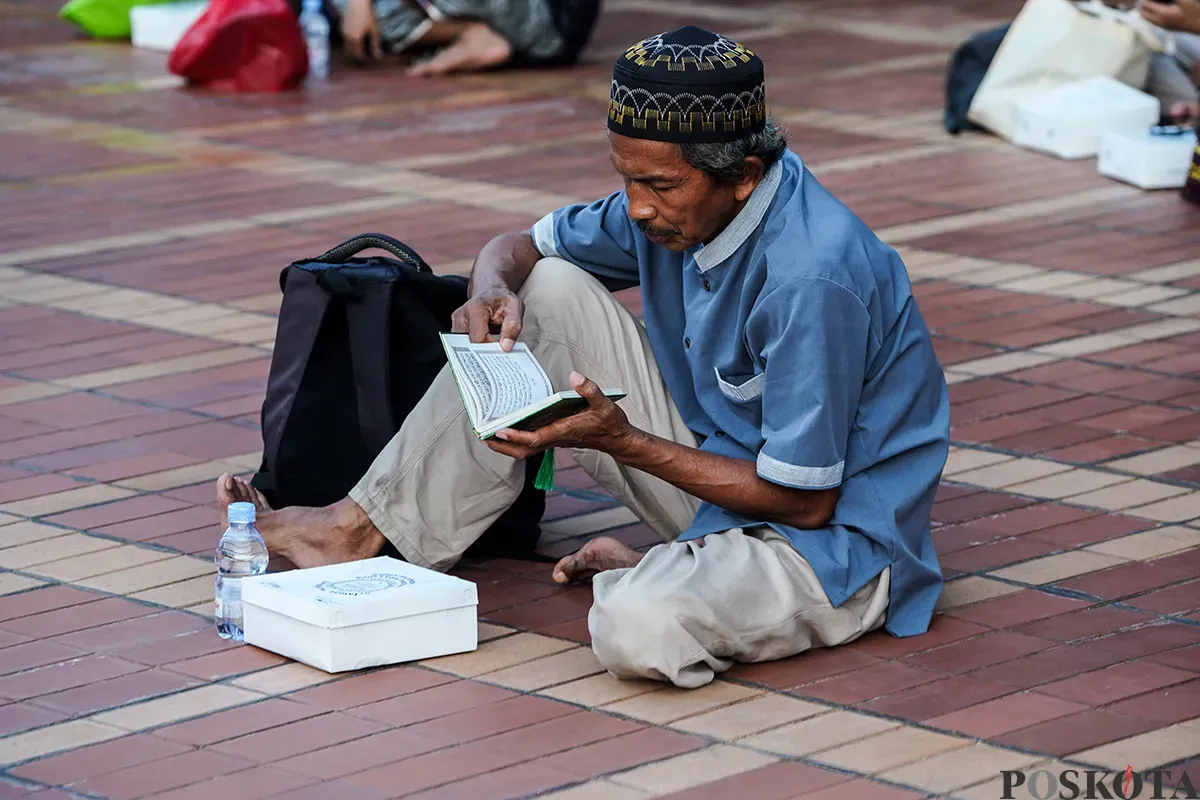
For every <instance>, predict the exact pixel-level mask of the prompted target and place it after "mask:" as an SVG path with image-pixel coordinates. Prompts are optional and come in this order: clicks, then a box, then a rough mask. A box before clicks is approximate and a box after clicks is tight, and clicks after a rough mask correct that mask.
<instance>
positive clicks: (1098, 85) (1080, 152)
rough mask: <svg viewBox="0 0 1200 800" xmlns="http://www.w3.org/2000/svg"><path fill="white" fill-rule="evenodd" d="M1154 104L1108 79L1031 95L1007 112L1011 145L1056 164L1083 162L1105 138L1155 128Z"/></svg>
mask: <svg viewBox="0 0 1200 800" xmlns="http://www.w3.org/2000/svg"><path fill="white" fill-rule="evenodd" d="M1159 112H1160V106H1159V102H1158V100H1157V99H1156V98H1154V97H1151V96H1150V95H1148V94H1146V93H1145V92H1139V91H1138V90H1137V89H1134V88H1133V87H1132V86H1126V85H1125V84H1123V83H1121V82H1120V81H1118V80H1114V79H1112V78H1105V77H1098V78H1088V79H1087V80H1082V81H1075V82H1073V83H1069V84H1066V85H1063V86H1059V87H1056V88H1054V89H1047V90H1044V91H1039V92H1032V93H1030V94H1028V95H1026V96H1025V97H1023V98H1021V99H1020V100H1018V101H1017V102H1016V104H1015V106H1014V108H1013V137H1012V141H1013V144H1016V145H1019V146H1021V147H1028V148H1030V149H1033V150H1040V151H1042V152H1045V153H1051V154H1052V155H1056V156H1059V157H1060V158H1067V159H1074V158H1086V157H1088V156H1094V155H1096V154H1097V153H1098V152H1099V150H1100V137H1101V136H1103V135H1104V134H1105V133H1110V132H1121V131H1125V132H1139V131H1145V130H1148V129H1149V128H1150V127H1151V126H1153V125H1155V124H1156V123H1157V122H1158V117H1159Z"/></svg>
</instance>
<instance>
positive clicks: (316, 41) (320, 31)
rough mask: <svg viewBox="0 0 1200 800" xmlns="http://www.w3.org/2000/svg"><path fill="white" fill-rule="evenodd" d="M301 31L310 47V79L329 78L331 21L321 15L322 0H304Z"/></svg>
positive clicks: (301, 12)
mask: <svg viewBox="0 0 1200 800" xmlns="http://www.w3.org/2000/svg"><path fill="white" fill-rule="evenodd" d="M300 30H301V32H303V33H304V43H305V45H307V47H308V77H309V79H310V80H311V79H313V78H316V79H318V80H324V79H325V78H328V77H329V20H327V19H325V15H324V14H322V13H321V0H304V4H303V5H302V6H301V10H300Z"/></svg>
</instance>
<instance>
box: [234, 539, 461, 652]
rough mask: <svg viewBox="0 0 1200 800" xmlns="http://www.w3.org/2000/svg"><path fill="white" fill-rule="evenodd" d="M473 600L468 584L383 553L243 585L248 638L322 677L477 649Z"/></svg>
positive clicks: (273, 575) (258, 578)
mask: <svg viewBox="0 0 1200 800" xmlns="http://www.w3.org/2000/svg"><path fill="white" fill-rule="evenodd" d="M478 603H479V596H478V594H477V593H476V590H475V584H473V583H471V582H470V581H465V580H463V579H461V578H455V577H452V576H450V575H443V574H442V573H440V572H434V571H433V570H428V569H425V568H423V567H418V566H415V565H413V564H408V563H406V562H404V561H400V560H399V559H395V558H388V557H387V556H380V557H379V558H369V559H366V560H364V561H352V562H350V563H348V564H334V565H331V566H328V567H316V568H314V569H298V570H294V571H292V572H279V573H269V574H266V575H256V576H254V577H248V578H244V579H243V581H242V608H243V613H244V615H245V618H244V620H243V627H244V630H245V633H246V641H247V642H248V643H249V644H253V645H255V646H257V647H261V648H263V649H264V650H270V651H271V652H273V653H278V654H280V655H282V656H287V657H288V658H292V659H295V660H296V661H301V662H303V663H305V664H308V665H310V666H313V667H316V668H317V669H322V670H325V671H326V672H344V671H346V670H352V669H363V668H365V667H375V666H379V665H381V664H397V663H400V662H404V661H416V660H418V659H422V658H434V657H436V656H444V655H450V654H451V653H465V652H468V651H471V650H474V649H475V648H476V647H478V645H479V622H478V616H477V614H476V609H477V606H478Z"/></svg>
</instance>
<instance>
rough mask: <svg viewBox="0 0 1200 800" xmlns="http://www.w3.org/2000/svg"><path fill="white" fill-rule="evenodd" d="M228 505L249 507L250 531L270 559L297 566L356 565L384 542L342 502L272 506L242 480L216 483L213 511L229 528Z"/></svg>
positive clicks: (226, 477) (352, 504)
mask: <svg viewBox="0 0 1200 800" xmlns="http://www.w3.org/2000/svg"><path fill="white" fill-rule="evenodd" d="M230 503H254V507H255V508H256V509H258V513H257V515H256V520H255V523H254V525H255V527H256V528H258V530H259V532H260V533H261V534H262V536H263V541H265V542H266V543H267V551H268V552H270V553H271V555H280V556H283V557H285V558H287V559H288V560H289V561H291V562H292V563H293V564H295V565H296V566H297V567H300V568H302V569H303V568H306V567H320V566H324V565H326V564H340V563H343V562H345V561H358V560H359V559H363V558H372V557H374V556H377V555H379V551H380V550H381V549H383V545H384V542H385V539H384V538H383V534H382V533H380V532H379V529H378V528H376V527H375V525H374V524H373V523H372V522H371V520H370V518H368V517H367V515H366V513H365V512H363V510H362V509H361V508H359V507H358V504H356V503H355V502H354V501H353V500H350V499H349V498H346V499H345V500H342V501H340V502H337V503H334V504H333V505H331V506H326V507H325V508H281V509H279V510H278V511H276V510H274V509H272V508H271V506H270V505H269V504H268V503H267V501H266V498H264V497H263V496H262V494H261V493H260V492H259V491H258V490H257V489H255V488H254V487H253V486H251V485H250V484H249V483H247V482H246V481H244V480H242V479H241V478H235V477H234V476H232V475H222V476H221V477H220V478H218V479H217V507H218V508H219V509H220V510H221V523H222V524H228V522H227V520H228V511H229V504H230Z"/></svg>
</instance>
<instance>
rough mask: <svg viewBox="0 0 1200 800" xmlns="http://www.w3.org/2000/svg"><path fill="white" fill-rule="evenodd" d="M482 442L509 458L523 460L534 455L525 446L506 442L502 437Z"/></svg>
mask: <svg viewBox="0 0 1200 800" xmlns="http://www.w3.org/2000/svg"><path fill="white" fill-rule="evenodd" d="M484 444H486V445H487V446H488V447H489V448H491V449H492V450H494V451H496V452H497V453H499V454H500V455H503V456H508V457H509V458H515V459H517V460H518V461H523V460H525V459H527V458H530V457H531V456H534V455H536V454H535V453H533V452H531V451H530V450H529V448H527V447H522V446H521V445H518V444H512V443H511V442H506V441H504V440H502V439H496V438H492V439H488V440H486V441H485V442H484Z"/></svg>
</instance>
